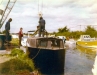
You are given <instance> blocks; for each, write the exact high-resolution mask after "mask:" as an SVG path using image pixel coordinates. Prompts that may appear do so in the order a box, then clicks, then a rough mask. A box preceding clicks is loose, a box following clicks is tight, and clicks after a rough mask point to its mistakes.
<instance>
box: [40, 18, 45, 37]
mask: <svg viewBox="0 0 97 75" xmlns="http://www.w3.org/2000/svg"><path fill="white" fill-rule="evenodd" d="M44 33H45V20H44V19H43V17H42V16H41V17H40V20H39V37H41V34H42V36H43V37H44Z"/></svg>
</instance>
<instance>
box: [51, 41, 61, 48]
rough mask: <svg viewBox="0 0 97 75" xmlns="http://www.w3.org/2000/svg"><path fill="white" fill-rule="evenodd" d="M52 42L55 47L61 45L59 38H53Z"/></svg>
mask: <svg viewBox="0 0 97 75" xmlns="http://www.w3.org/2000/svg"><path fill="white" fill-rule="evenodd" d="M51 41H52V42H51V43H52V44H51V45H52V46H55V47H60V41H59V40H51Z"/></svg>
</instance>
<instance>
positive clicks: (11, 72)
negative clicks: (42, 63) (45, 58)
mask: <svg viewBox="0 0 97 75" xmlns="http://www.w3.org/2000/svg"><path fill="white" fill-rule="evenodd" d="M10 56H11V57H13V58H12V59H11V60H9V61H6V62H4V63H2V64H0V73H1V74H0V75H17V73H19V72H27V73H28V72H32V71H34V70H35V67H34V63H33V61H32V60H31V59H30V58H28V56H27V54H25V53H24V52H23V51H22V50H20V49H16V48H15V49H13V50H12V51H11V54H10ZM27 75H28V74H27Z"/></svg>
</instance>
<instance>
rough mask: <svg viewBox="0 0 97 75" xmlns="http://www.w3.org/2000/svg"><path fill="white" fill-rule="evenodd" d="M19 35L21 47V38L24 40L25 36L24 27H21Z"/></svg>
mask: <svg viewBox="0 0 97 75" xmlns="http://www.w3.org/2000/svg"><path fill="white" fill-rule="evenodd" d="M18 35H19V47H20V46H21V40H22V37H23V28H22V27H21V28H20V31H19V33H18Z"/></svg>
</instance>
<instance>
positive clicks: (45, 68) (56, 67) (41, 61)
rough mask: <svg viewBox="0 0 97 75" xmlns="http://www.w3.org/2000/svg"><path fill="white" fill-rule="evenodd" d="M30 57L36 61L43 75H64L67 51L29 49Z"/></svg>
mask: <svg viewBox="0 0 97 75" xmlns="http://www.w3.org/2000/svg"><path fill="white" fill-rule="evenodd" d="M28 51H29V53H30V54H29V57H30V58H32V59H33V60H34V63H35V66H36V68H38V69H39V71H40V72H41V73H42V74H46V75H61V74H64V71H65V70H64V69H65V68H64V67H65V50H64V49H62V50H48V49H38V48H30V47H28Z"/></svg>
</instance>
